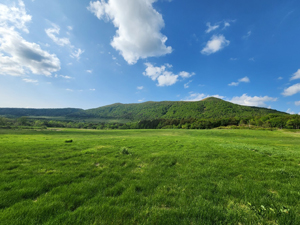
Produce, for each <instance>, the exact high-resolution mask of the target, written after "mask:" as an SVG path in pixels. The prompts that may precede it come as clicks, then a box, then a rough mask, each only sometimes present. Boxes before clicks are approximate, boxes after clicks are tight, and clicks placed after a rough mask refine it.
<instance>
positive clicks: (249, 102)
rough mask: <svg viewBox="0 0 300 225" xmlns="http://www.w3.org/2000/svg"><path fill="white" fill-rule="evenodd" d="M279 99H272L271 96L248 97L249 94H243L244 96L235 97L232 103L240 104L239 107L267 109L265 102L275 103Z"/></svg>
mask: <svg viewBox="0 0 300 225" xmlns="http://www.w3.org/2000/svg"><path fill="white" fill-rule="evenodd" d="M275 101H277V98H272V97H269V96H263V97H262V96H260V97H258V96H254V97H251V96H248V95H247V94H243V95H242V96H236V97H233V98H232V99H231V100H230V102H232V103H235V104H239V105H246V106H257V107H266V106H267V105H266V103H265V102H275Z"/></svg>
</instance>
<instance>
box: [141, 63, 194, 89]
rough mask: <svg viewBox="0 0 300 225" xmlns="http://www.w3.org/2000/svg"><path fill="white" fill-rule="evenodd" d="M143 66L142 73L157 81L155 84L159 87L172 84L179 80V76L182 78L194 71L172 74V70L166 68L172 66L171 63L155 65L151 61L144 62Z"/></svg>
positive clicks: (191, 74) (189, 75)
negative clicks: (144, 67) (143, 70)
mask: <svg viewBox="0 0 300 225" xmlns="http://www.w3.org/2000/svg"><path fill="white" fill-rule="evenodd" d="M145 66H146V67H147V68H146V69H145V72H144V73H143V75H144V76H148V77H150V78H151V79H152V80H153V81H158V83H157V86H160V87H163V86H170V85H173V84H175V83H176V82H177V81H178V80H179V78H180V77H182V78H183V79H184V78H188V77H191V76H193V75H195V73H189V72H186V71H181V72H179V74H174V73H173V72H171V71H168V70H167V68H172V65H170V64H165V65H163V66H160V67H157V66H153V65H152V64H151V63H145Z"/></svg>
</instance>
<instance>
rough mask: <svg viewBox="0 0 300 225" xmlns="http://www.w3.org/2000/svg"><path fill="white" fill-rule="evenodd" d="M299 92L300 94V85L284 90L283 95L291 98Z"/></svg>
mask: <svg viewBox="0 0 300 225" xmlns="http://www.w3.org/2000/svg"><path fill="white" fill-rule="evenodd" d="M298 92H300V83H298V84H294V85H292V86H290V87H288V88H286V89H284V91H283V92H282V95H284V96H291V95H294V94H297V93H298Z"/></svg>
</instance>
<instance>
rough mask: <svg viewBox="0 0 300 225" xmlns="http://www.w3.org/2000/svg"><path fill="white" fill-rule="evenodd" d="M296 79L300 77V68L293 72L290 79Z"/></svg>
mask: <svg viewBox="0 0 300 225" xmlns="http://www.w3.org/2000/svg"><path fill="white" fill-rule="evenodd" d="M296 79H300V69H299V70H298V71H297V72H296V73H294V74H293V76H292V77H291V79H290V80H296Z"/></svg>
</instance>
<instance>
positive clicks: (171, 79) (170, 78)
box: [157, 71, 178, 87]
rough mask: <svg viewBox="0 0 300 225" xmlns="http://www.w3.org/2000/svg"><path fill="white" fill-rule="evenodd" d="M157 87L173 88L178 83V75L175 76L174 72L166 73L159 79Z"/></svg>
mask: <svg viewBox="0 0 300 225" xmlns="http://www.w3.org/2000/svg"><path fill="white" fill-rule="evenodd" d="M157 81H158V84H157V86H160V87H163V86H171V85H173V84H175V83H176V82H177V81H178V75H174V74H173V73H172V72H169V71H165V72H164V74H163V75H160V76H159V77H158V78H157Z"/></svg>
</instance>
